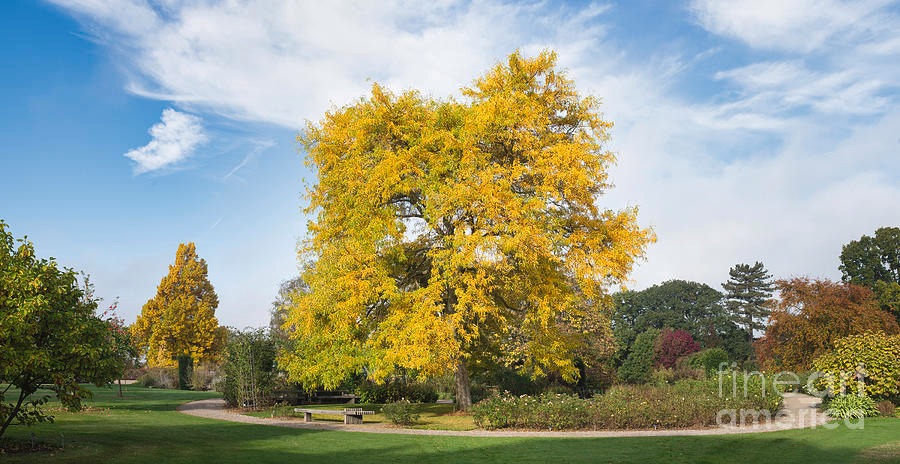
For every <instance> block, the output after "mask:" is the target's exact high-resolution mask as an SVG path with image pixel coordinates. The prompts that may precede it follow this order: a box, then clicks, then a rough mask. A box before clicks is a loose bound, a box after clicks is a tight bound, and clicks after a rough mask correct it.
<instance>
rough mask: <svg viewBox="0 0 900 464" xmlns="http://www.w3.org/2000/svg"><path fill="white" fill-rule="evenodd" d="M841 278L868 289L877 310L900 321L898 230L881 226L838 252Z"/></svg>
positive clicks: (899, 246) (899, 229)
mask: <svg viewBox="0 0 900 464" xmlns="http://www.w3.org/2000/svg"><path fill="white" fill-rule="evenodd" d="M838 268H839V269H840V271H841V273H842V276H841V279H842V280H843V281H844V282H850V283H853V284H857V285H864V286H866V287H869V288H870V289H871V290H872V291H873V292H874V293H875V298H876V299H877V300H878V304H879V305H880V306H881V309H883V310H885V311H890V312H892V313H893V314H894V316H895V317H896V318H897V320H898V321H900V227H882V228H880V229H878V230H876V231H875V236H874V237H870V236H868V235H863V236H862V237H860V239H859V240H853V241H851V242H850V243H848V244H846V245H844V248H843V249H842V250H841V265H840V266H839V267H838Z"/></svg>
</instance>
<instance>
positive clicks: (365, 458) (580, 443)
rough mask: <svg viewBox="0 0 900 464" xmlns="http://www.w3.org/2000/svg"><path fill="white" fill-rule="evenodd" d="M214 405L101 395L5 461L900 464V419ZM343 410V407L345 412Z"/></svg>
mask: <svg viewBox="0 0 900 464" xmlns="http://www.w3.org/2000/svg"><path fill="white" fill-rule="evenodd" d="M210 396H213V395H212V394H210V393H202V392H179V391H169V390H151V389H146V388H137V387H129V388H128V391H127V392H126V397H125V398H124V399H118V398H116V397H115V392H114V391H113V390H99V391H98V393H97V395H96V397H95V399H94V400H93V401H90V402H88V404H89V406H90V407H91V408H90V409H89V410H88V411H85V412H81V413H74V414H73V413H67V412H63V411H59V412H57V413H56V414H57V421H56V423H55V424H40V425H38V426H35V427H31V428H26V427H12V428H11V429H10V431H9V432H7V435H8V437H4V439H5V440H17V441H27V439H28V437H29V434H30V433H32V432H34V433H35V434H36V435H37V437H38V440H42V441H46V442H48V443H51V444H53V443H57V442H58V441H59V439H60V435H62V436H63V438H64V439H65V449H63V450H55V451H47V452H39V453H22V454H14V455H3V456H0V462H3V463H4V464H5V463H10V464H15V463H103V462H129V463H132V462H133V463H150V464H159V463H195V462H196V463H206V462H214V463H216V464H229V463H245V462H252V463H254V464H263V463H270V462H271V463H281V462H302V463H316V462H349V463H354V462H360V463H363V462H365V463H371V462H398V463H416V464H424V463H457V462H498V463H506V462H509V463H527V462H601V463H602V462H664V463H693V462H701V463H717V462H722V463H726V462H792V463H793V462H797V463H804V462H806V463H816V464H822V463H832V462H834V463H838V462H840V463H846V462H860V463H861V462H880V463H888V462H892V463H900V455H898V453H900V420H898V419H884V418H876V419H867V420H866V422H865V427H864V428H863V429H862V430H852V429H848V428H847V427H845V426H839V427H838V428H836V429H833V430H829V429H824V428H818V429H802V430H791V431H783V432H771V433H760V434H746V435H728V436H700V437H641V438H538V437H534V438H529V437H525V438H520V437H516V438H503V437H447V436H415V435H382V434H367V433H353V432H332V431H317V430H302V429H292V428H280V427H274V426H261V425H251V424H238V423H230V422H221V421H216V420H210V419H202V418H198V417H192V416H187V415H184V414H181V413H178V412H176V411H175V407H176V406H177V404H179V403H180V402H184V401H188V400H193V399H202V398H208V397H210ZM339 406H340V405H339Z"/></svg>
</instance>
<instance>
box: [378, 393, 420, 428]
mask: <svg viewBox="0 0 900 464" xmlns="http://www.w3.org/2000/svg"><path fill="white" fill-rule="evenodd" d="M381 412H382V413H383V414H384V417H386V418H387V419H388V420H389V421H391V422H392V423H394V424H395V425H413V424H415V423H416V422H417V421H418V420H419V413H418V412H416V408H415V407H414V406H413V404H412V403H410V402H409V400H407V399H402V400H400V401H395V402H393V403H388V404H385V405H384V406H382V407H381Z"/></svg>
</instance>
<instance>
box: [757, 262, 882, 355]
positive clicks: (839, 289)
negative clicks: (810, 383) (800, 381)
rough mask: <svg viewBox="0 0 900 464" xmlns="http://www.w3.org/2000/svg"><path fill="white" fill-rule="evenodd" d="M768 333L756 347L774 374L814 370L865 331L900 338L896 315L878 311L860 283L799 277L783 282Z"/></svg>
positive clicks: (869, 291) (875, 304)
mask: <svg viewBox="0 0 900 464" xmlns="http://www.w3.org/2000/svg"><path fill="white" fill-rule="evenodd" d="M775 286H776V287H777V289H778V292H779V298H778V299H776V300H774V301H773V307H772V313H771V321H770V323H769V326H768V328H767V329H766V334H765V336H763V337H762V338H760V339H759V340H758V341H757V343H756V353H757V357H758V359H759V362H760V365H761V366H762V367H764V368H766V369H769V370H797V371H803V370H809V368H810V367H811V366H812V362H813V360H814V359H815V358H816V357H818V356H820V355H822V354H824V353H825V352H827V351H828V350H830V349H831V348H832V347H833V346H834V342H835V341H837V340H838V339H840V338H843V337H846V336H849V335H854V334H861V333H864V332H866V331H883V332H885V333H887V334H896V333H898V331H900V327H898V326H897V321H896V320H895V319H894V318H893V316H892V315H891V314H889V313H887V312H885V311H882V310H881V309H879V307H878V304H877V302H876V301H875V298H874V295H873V294H872V291H871V290H869V289H868V288H865V287H861V286H859V285H853V284H848V283H839V282H832V281H829V280H811V279H808V278H795V279H790V280H778V281H776V282H775Z"/></svg>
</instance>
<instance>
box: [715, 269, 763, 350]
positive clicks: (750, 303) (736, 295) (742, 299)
mask: <svg viewBox="0 0 900 464" xmlns="http://www.w3.org/2000/svg"><path fill="white" fill-rule="evenodd" d="M728 276H729V277H728V281H727V282H725V283H723V284H722V288H724V289H725V307H726V309H727V310H728V313H729V314H731V318H732V320H733V321H734V322H735V323H737V324H739V325H742V326H743V327H744V330H746V331H747V337H748V339H749V341H750V342H751V343H752V342H753V331H754V330H763V329H765V328H766V318H767V317H769V312H770V309H769V307H768V304H767V303H768V302H769V300H770V299H771V298H772V291H773V290H774V289H775V287H774V285H773V283H772V276H771V275H770V274H769V272H768V271H766V267H765V266H764V265H763V263H761V262H759V261H757V262H756V263H754V264H753V265H752V266H751V265H749V264H743V263H741V264H736V265H735V266H734V267H733V268H731V269H730V270H729V271H728Z"/></svg>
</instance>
